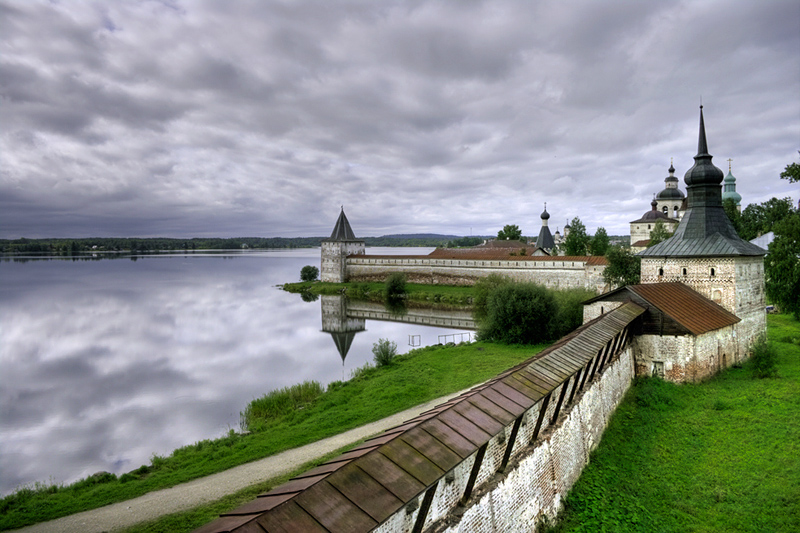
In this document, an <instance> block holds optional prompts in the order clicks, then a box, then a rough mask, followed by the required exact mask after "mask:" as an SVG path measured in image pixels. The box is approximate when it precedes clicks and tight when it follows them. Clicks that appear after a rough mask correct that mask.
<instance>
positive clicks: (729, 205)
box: [722, 198, 742, 237]
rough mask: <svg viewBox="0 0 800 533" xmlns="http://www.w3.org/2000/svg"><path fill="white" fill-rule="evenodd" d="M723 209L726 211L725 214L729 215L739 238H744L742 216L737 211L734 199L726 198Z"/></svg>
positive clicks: (723, 201)
mask: <svg viewBox="0 0 800 533" xmlns="http://www.w3.org/2000/svg"><path fill="white" fill-rule="evenodd" d="M722 208H723V209H724V210H725V214H726V215H728V218H729V219H730V221H731V224H733V229H735V230H736V233H738V234H739V237H741V236H742V214H741V213H740V212H739V210H738V209H736V202H735V201H733V199H732V198H725V199H724V200H722Z"/></svg>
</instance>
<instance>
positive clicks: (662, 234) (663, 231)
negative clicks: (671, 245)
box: [647, 220, 672, 248]
mask: <svg viewBox="0 0 800 533" xmlns="http://www.w3.org/2000/svg"><path fill="white" fill-rule="evenodd" d="M670 237H672V233H670V232H669V231H668V230H667V227H666V226H665V225H664V222H662V221H661V220H656V223H655V224H653V229H652V230H651V231H650V242H649V243H647V247H648V248H650V247H651V246H655V245H656V244H658V243H660V242H663V241H666V240H667V239H669V238H670Z"/></svg>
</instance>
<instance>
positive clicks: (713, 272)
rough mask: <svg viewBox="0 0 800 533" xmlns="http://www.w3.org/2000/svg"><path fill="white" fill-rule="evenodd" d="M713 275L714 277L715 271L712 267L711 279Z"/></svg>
mask: <svg viewBox="0 0 800 533" xmlns="http://www.w3.org/2000/svg"><path fill="white" fill-rule="evenodd" d="M715 275H716V270H714V267H711V277H712V278H713V277H714V276H715Z"/></svg>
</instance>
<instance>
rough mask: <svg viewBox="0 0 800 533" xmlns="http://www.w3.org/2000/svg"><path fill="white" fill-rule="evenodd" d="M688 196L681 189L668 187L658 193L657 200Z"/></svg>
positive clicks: (680, 198)
mask: <svg viewBox="0 0 800 533" xmlns="http://www.w3.org/2000/svg"><path fill="white" fill-rule="evenodd" d="M684 198H686V196H685V195H684V194H683V191H681V190H680V189H672V188H669V187H668V188H666V189H664V190H663V191H661V192H660V193H658V194H657V195H656V200H683V199H684Z"/></svg>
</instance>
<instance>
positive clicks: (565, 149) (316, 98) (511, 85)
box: [0, 0, 800, 238]
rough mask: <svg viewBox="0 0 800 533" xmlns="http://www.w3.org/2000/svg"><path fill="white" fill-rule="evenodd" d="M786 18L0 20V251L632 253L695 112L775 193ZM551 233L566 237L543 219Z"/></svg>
mask: <svg viewBox="0 0 800 533" xmlns="http://www.w3.org/2000/svg"><path fill="white" fill-rule="evenodd" d="M798 25H800V4H798V3H797V2H793V1H790V0H785V1H784V0H774V1H770V2H751V1H733V2H731V1H725V2H722V1H710V0H709V1H699V2H681V1H652V2H647V1H645V2H640V1H636V2H634V1H616V2H602V3H600V2H595V1H589V0H584V1H568V2H562V1H555V0H553V1H538V2H522V1H502V0H492V1H486V2H480V1H471V2H462V1H455V0H454V1H449V2H448V1H440V2H411V1H406V2H372V1H366V0H365V1H347V2H346V1H336V2H314V1H291V2H278V1H272V2H261V1H251V2H225V3H221V2H213V1H208V2H203V1H199V0H198V1H184V2H181V1H160V2H158V1H128V2H114V3H108V2H88V1H87V2H78V1H65V2H36V1H27V0H26V1H16V2H2V3H0V34H2V35H3V40H2V42H0V98H2V101H1V102H0V124H2V127H0V237H2V238H17V237H23V236H24V237H31V238H34V237H86V236H142V237H145V236H168V237H190V236H216V237H226V236H266V237H268V236H312V235H320V236H321V235H327V234H328V233H330V230H331V228H332V226H333V223H334V222H335V220H336V216H337V214H338V210H339V206H340V205H344V206H345V209H346V211H347V214H348V218H349V219H350V221H351V223H352V224H353V227H354V230H355V231H356V234H357V235H359V236H367V235H382V234H387V233H417V232H437V233H447V234H459V235H466V234H469V233H470V232H471V233H474V234H492V233H496V232H497V230H498V229H500V228H501V227H502V226H503V225H504V224H518V225H519V226H520V227H521V228H522V229H523V232H524V233H525V234H527V235H535V234H537V233H538V228H539V224H540V222H539V213H540V212H541V210H542V206H543V204H544V202H547V206H548V211H549V212H550V213H551V214H552V215H553V219H552V220H551V222H550V223H551V225H553V226H562V225H563V223H564V222H565V221H566V220H567V219H571V218H572V217H575V216H579V217H580V218H581V220H583V221H584V223H585V224H586V226H587V227H588V228H589V230H590V232H593V231H594V229H595V228H596V227H598V226H603V227H605V228H606V229H607V230H608V231H609V233H611V234H625V233H627V232H628V226H627V222H628V221H630V220H633V219H634V218H637V217H638V216H640V215H641V214H642V213H643V212H644V211H646V210H648V209H649V201H650V199H651V197H652V195H653V193H656V192H658V191H659V190H660V189H662V188H663V185H664V184H663V179H664V178H665V177H666V175H667V168H668V167H669V165H670V159H671V158H672V160H673V161H674V165H675V167H676V169H677V174H678V175H679V176H682V175H683V173H685V172H686V170H688V168H689V167H691V165H692V164H693V160H692V156H693V155H694V154H695V152H696V146H697V124H698V106H699V104H700V102H701V98H702V101H703V103H704V105H705V107H704V112H705V118H706V126H707V132H708V138H709V139H708V140H709V149H710V151H711V153H712V154H713V155H714V156H715V163H716V164H717V166H719V167H720V168H723V169H724V170H725V171H727V168H726V167H727V161H726V160H727V159H728V158H731V159H733V163H732V164H733V173H734V175H735V176H736V177H737V190H738V191H739V192H740V193H741V194H742V196H743V198H744V199H743V203H745V204H746V203H752V202H762V201H764V200H766V199H768V198H770V197H772V196H778V197H784V196H793V197H794V199H795V201H796V200H797V199H798V196H800V194H798V191H797V187H796V185H795V186H791V185H790V184H789V183H788V182H786V181H784V180H780V179H779V178H778V174H779V173H780V172H781V171H782V170H783V168H784V167H785V166H786V165H787V164H788V163H791V162H793V161H796V160H797V157H798V155H797V150H798V148H800V98H798V96H797V95H798V94H800V62H798V60H797V58H798V50H800V33H799V32H798V31H797V28H798ZM562 221H564V222H562Z"/></svg>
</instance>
